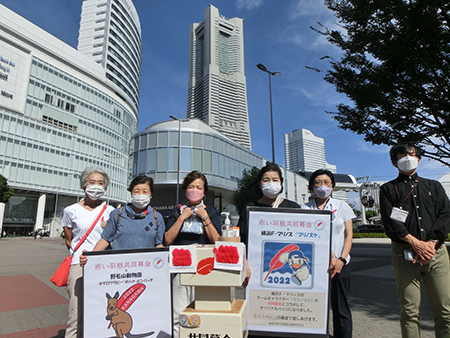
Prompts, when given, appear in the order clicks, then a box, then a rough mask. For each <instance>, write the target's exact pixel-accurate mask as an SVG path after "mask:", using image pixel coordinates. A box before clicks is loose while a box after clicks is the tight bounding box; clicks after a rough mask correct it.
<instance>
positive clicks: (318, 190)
mask: <svg viewBox="0 0 450 338" xmlns="http://www.w3.org/2000/svg"><path fill="white" fill-rule="evenodd" d="M332 191H333V188H331V187H327V186H326V185H319V186H318V187H314V193H315V194H316V196H317V197H319V198H322V199H325V198H328V196H330V195H331V192H332Z"/></svg>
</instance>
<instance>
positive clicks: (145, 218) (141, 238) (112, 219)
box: [80, 175, 165, 266]
mask: <svg viewBox="0 0 450 338" xmlns="http://www.w3.org/2000/svg"><path fill="white" fill-rule="evenodd" d="M128 191H129V192H131V203H128V204H127V205H125V206H123V207H119V208H117V209H115V210H114V211H112V212H111V214H110V216H109V219H108V222H107V223H106V226H105V228H104V229H103V232H102V237H101V239H100V240H99V241H98V242H97V244H96V245H95V247H94V250H93V251H102V250H105V249H106V248H107V247H108V246H109V245H110V244H112V248H113V250H124V249H142V248H143V249H147V248H154V247H163V238H164V230H165V225H164V219H163V217H162V215H161V214H160V213H159V212H157V211H155V210H153V209H152V207H151V206H150V201H151V198H152V193H153V179H152V178H151V177H147V176H143V175H142V176H137V177H135V178H134V179H133V181H131V183H130V186H129V187H128ZM86 262H87V257H86V256H84V255H81V256H80V265H81V266H84V265H85V264H86Z"/></svg>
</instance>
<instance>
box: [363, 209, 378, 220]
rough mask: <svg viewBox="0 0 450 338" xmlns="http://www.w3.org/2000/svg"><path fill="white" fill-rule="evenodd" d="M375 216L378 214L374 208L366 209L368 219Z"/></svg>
mask: <svg viewBox="0 0 450 338" xmlns="http://www.w3.org/2000/svg"><path fill="white" fill-rule="evenodd" d="M375 216H378V213H377V212H376V211H375V210H366V219H370V218H371V217H375Z"/></svg>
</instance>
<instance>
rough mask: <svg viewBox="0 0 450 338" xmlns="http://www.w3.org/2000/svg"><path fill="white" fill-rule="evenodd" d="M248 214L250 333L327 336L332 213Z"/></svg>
mask: <svg viewBox="0 0 450 338" xmlns="http://www.w3.org/2000/svg"><path fill="white" fill-rule="evenodd" d="M248 212H249V215H248V216H249V217H248V219H249V231H248V257H249V258H248V263H249V265H250V268H251V271H252V275H251V278H250V281H249V284H248V286H247V290H246V299H247V301H248V305H249V315H248V328H249V331H263V332H280V333H284V334H286V333H293V334H294V333H295V334H297V335H298V334H299V333H303V334H311V335H327V334H328V293H329V275H328V272H327V269H328V267H329V261H330V252H331V251H330V250H331V212H329V211H323V210H320V211H317V210H300V209H281V208H280V209H268V208H258V207H250V208H248Z"/></svg>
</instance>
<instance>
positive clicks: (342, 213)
mask: <svg viewBox="0 0 450 338" xmlns="http://www.w3.org/2000/svg"><path fill="white" fill-rule="evenodd" d="M300 207H301V208H302V209H312V210H317V206H316V201H315V200H312V201H311V202H308V203H306V204H302V205H301V206H300ZM324 210H330V211H331V212H332V216H331V251H333V253H334V254H335V255H336V256H337V257H339V256H341V254H342V250H343V249H344V233H345V222H347V221H349V220H351V219H354V218H356V216H355V213H354V212H353V210H352V208H350V206H349V205H348V204H347V203H345V202H344V201H341V200H337V199H334V198H330V199H329V200H328V202H327V204H326V205H325V207H324ZM346 260H347V262H349V261H350V255H348V256H347V257H346Z"/></svg>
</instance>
